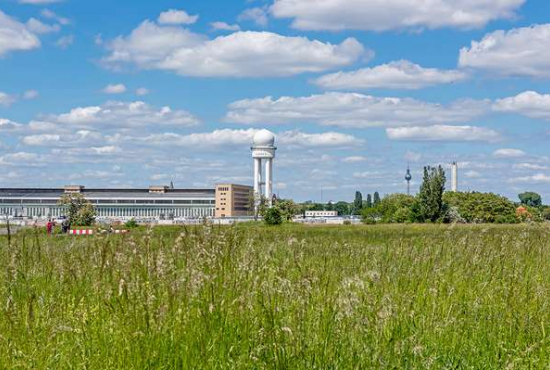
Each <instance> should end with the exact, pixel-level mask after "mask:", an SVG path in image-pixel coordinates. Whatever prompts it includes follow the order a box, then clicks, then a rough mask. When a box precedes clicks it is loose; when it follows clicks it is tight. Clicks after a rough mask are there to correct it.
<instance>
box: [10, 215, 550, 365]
mask: <svg viewBox="0 0 550 370" xmlns="http://www.w3.org/2000/svg"><path fill="white" fill-rule="evenodd" d="M0 266H1V267H2V271H1V273H0V369H327V368H328V369H550V337H549V336H550V229H549V228H547V227H545V226H456V227H453V226H372V227H368V226H358V227H351V226H350V227H347V226H344V227H342V226H339V227H307V226H293V225H288V226H284V227H281V228H269V227H264V226H260V225H254V226H251V225H248V226H239V227H232V228H229V227H223V228H220V227H214V228H209V227H190V228H164V229H163V228H158V229H154V230H149V231H147V230H143V231H135V232H133V233H132V234H131V235H126V236H115V235H106V236H94V237H80V238H75V237H65V236H61V237H52V238H46V237H45V236H44V235H42V234H38V233H36V232H35V231H32V230H29V231H26V232H20V233H19V234H17V235H16V236H12V238H11V240H9V241H8V238H7V236H0Z"/></svg>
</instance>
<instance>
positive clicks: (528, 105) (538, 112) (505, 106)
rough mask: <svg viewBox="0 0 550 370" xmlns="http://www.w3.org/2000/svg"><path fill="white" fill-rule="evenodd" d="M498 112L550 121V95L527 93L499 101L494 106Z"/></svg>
mask: <svg viewBox="0 0 550 370" xmlns="http://www.w3.org/2000/svg"><path fill="white" fill-rule="evenodd" d="M493 109H494V110H495V111H497V112H505V113H518V114H522V115H524V116H527V117H530V118H537V119H544V120H550V94H539V93H538V92H535V91H525V92H523V93H521V94H518V95H516V96H513V97H509V98H505V99H499V100H497V101H496V102H495V103H494V104H493Z"/></svg>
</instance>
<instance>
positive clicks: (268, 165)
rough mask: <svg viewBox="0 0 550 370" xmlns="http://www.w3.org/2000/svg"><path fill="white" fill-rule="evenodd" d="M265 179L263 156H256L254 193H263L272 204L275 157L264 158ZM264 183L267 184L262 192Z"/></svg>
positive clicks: (257, 194)
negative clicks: (263, 166) (263, 167)
mask: <svg viewBox="0 0 550 370" xmlns="http://www.w3.org/2000/svg"><path fill="white" fill-rule="evenodd" d="M263 162H264V164H265V179H264V178H263V176H262V175H263V174H262V158H254V193H255V194H256V196H259V195H263V196H264V197H265V199H266V200H267V202H268V203H270V204H271V200H272V198H273V158H264V159H263ZM262 185H265V189H264V192H263V194H262Z"/></svg>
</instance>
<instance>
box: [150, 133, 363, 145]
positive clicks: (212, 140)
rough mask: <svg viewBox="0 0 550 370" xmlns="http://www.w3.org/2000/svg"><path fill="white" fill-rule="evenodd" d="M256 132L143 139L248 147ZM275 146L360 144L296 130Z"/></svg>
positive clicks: (348, 138)
mask: <svg viewBox="0 0 550 370" xmlns="http://www.w3.org/2000/svg"><path fill="white" fill-rule="evenodd" d="M257 131H258V130H257V129H246V130H244V129H236V130H234V129H219V130H214V131H212V132H205V133H193V134H188V135H180V134H175V133H163V134H153V135H150V136H148V137H146V138H144V139H143V141H144V142H146V143H149V144H154V145H175V146H185V147H196V148H200V147H203V148H212V147H227V146H247V145H249V144H250V143H251V142H252V138H253V137H254V134H255V133H256V132H257ZM276 138H277V139H276V142H277V144H281V145H284V146H286V147H303V148H308V147H310V148H311V147H347V146H354V145H359V144H361V143H362V142H363V141H362V140H360V139H357V138H355V137H353V136H351V135H347V134H342V133H338V132H324V133H319V134H308V133H303V132H300V131H297V130H294V131H284V132H281V133H279V134H277V135H276Z"/></svg>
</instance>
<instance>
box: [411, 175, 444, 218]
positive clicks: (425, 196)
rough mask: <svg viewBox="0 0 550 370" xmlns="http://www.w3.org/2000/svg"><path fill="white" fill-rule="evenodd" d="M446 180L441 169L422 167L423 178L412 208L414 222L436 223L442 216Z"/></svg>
mask: <svg viewBox="0 0 550 370" xmlns="http://www.w3.org/2000/svg"><path fill="white" fill-rule="evenodd" d="M446 180H447V179H446V177H445V171H444V170H443V167H441V166H438V167H431V166H428V167H424V178H423V181H422V185H421V186H420V192H419V193H418V196H417V198H416V202H415V203H416V207H414V208H413V211H414V214H413V218H414V219H415V221H417V222H426V221H429V222H436V221H437V220H439V219H440V218H441V217H442V216H443V214H444V206H443V193H444V191H445V181H446Z"/></svg>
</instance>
